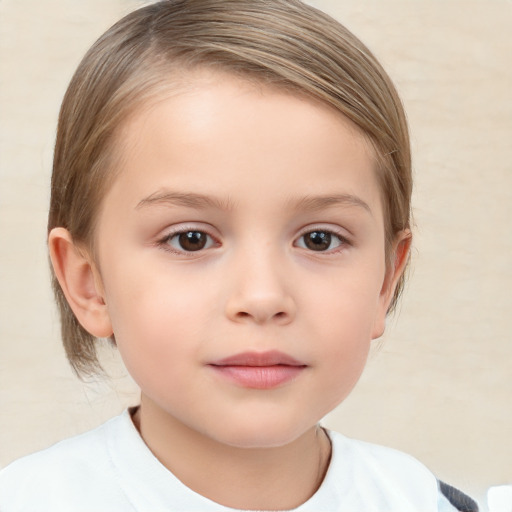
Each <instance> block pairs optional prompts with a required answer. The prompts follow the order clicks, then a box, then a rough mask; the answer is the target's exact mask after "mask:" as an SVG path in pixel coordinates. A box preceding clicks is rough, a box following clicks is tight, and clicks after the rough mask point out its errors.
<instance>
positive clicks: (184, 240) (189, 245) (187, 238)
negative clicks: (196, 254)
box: [178, 231, 208, 251]
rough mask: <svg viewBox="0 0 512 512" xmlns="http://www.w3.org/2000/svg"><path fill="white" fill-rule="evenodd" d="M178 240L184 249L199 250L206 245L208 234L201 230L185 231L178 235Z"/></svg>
mask: <svg viewBox="0 0 512 512" xmlns="http://www.w3.org/2000/svg"><path fill="white" fill-rule="evenodd" d="M178 241H179V244H180V247H181V248H182V249H183V250H185V251H200V250H201V249H204V247H205V246H206V242H207V241H208V235H207V234H206V233H203V232H201V231H186V232H185V233H180V234H179V235H178Z"/></svg>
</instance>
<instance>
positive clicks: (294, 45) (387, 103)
mask: <svg viewBox="0 0 512 512" xmlns="http://www.w3.org/2000/svg"><path fill="white" fill-rule="evenodd" d="M196 66H201V67H204V66H208V67H212V68H214V69H219V70H222V71H226V72H228V73H235V74H237V75H241V76H243V77H249V78H252V79H256V80H258V81H260V82H263V83H268V84H272V85H275V86H278V87H285V88H288V89H290V90H292V91H296V92H300V93H301V94H306V95H309V96H310V97H313V98H316V99H318V100H320V101H322V102H324V103H326V104H328V105H331V106H332V107H334V108H335V109H336V110H337V111H339V112H340V113H341V114H343V115H344V116H346V117H347V118H349V119H350V120H351V121H352V122H353V123H355V124H356V125H357V126H358V127H359V128H360V130H361V131H362V132H363V133H364V134H365V136H366V137H367V139H368V140H369V141H370V142H371V144H372V145H373V147H374V149H375V154H376V156H377V175H378V178H379V180H380V183H381V188H382V195H383V203H384V210H385V211H384V214H385V219H386V240H387V246H388V247H389V245H390V243H391V242H392V241H393V239H394V238H395V236H396V234H397V233H398V232H399V231H401V230H403V229H406V228H408V227H409V222H410V220H409V219H410V197H411V188H412V178H411V162H410V148H409V136H408V130H407V124H406V119H405V114H404V111H403V107H402V105H401V102H400V99H399V97H398V95H397V93H396V90H395V88H394V86H393V84H392V82H391V80H390V78H389V77H388V75H387V74H386V72H385V71H384V70H383V69H382V67H381V66H380V64H379V63H378V61H377V60H376V59H375V57H374V56H373V55H372V53H371V52H370V51H369V50H368V49H367V48H366V47H365V46H364V45H363V44H362V43H361V41H359V40H358V39H357V38H356V37H355V36H354V35H353V34H352V33H351V32H349V31H348V30H347V29H346V28H345V27H343V26H342V25H341V24H340V23H338V22H337V21H335V20H334V19H332V18H331V17H329V16H328V15H326V14H324V13H322V12H321V11H318V10H317V9H314V8H313V7H310V6H308V5H305V4H303V3H302V2H300V1H299V0H272V1H269V0H164V1H160V2H156V3H154V4H151V5H149V6H146V7H143V8H141V9H138V10H136V11H134V12H132V13H131V14H129V15H127V16H125V17H124V18H123V19H121V20H120V21H119V22H118V23H116V24H115V25H114V26H113V27H112V28H110V29H109V30H108V31H107V32H106V33H105V34H104V35H103V36H101V37H100V39H99V40H98V41H97V42H96V43H95V44H94V45H93V46H92V48H91V49H90V50H89V51H88V53H87V54H86V55H85V57H84V59H83V60H82V62H81V63H80V65H79V67H78V69H77V71H76V72H75V75H74V76H73V78H72V80H71V83H70V85H69V87H68V90H67V92H66V95H65V97H64V101H63V103H62V107H61V111H60V116H59V123H58V130H57V140H56V144H55V153H54V165H53V175H52V185H51V202H50V213H49V219H48V231H50V230H51V229H52V228H54V227H57V226H61V227H65V228H67V229H68V230H69V232H70V234H71V236H72V238H73V240H74V241H75V242H77V243H83V244H85V245H86V246H89V247H91V246H92V243H93V234H94V224H95V220H96V218H97V215H98V212H99V209H100V206H101V201H102V198H103V197H104V195H105V193H106V190H107V189H108V186H109V184H110V183H111V181H112V180H113V177H114V175H115V170H114V169H115V165H114V160H113V155H114V153H115V151H114V149H115V147H114V146H115V144H114V142H115V141H114V137H115V135H116V133H117V131H119V128H120V126H121V125H122V123H123V121H124V120H126V118H127V116H129V115H130V114H131V113H133V112H134V110H136V109H137V107H139V106H140V105H142V104H143V103H144V102H146V101H147V100H148V99H149V98H150V97H152V96H154V95H155V94H157V92H158V90H161V88H162V87H163V86H165V84H166V83H167V84H168V83H169V82H171V83H172V80H173V73H174V74H176V73H182V72H183V70H187V69H191V68H193V67H196ZM402 286H403V278H402V279H401V281H400V283H399V285H398V287H397V289H396V293H395V297H394V299H393V302H392V306H391V308H390V309H392V308H393V307H394V305H395V304H396V299H397V297H398V295H399V294H400V292H401V289H402ZM53 287H54V291H55V295H56V300H57V303H58V306H59V308H60V314H61V325H62V338H63V342H64V346H65V349H66V353H67V356H68V359H69V361H70V363H71V365H72V366H73V368H74V369H75V371H76V372H77V373H78V374H79V375H80V374H86V373H90V372H93V371H94V370H95V369H98V368H99V364H98V361H97V356H96V350H95V346H96V344H95V341H96V340H95V338H94V337H93V336H92V335H91V334H89V333H88V332H87V331H86V330H85V329H83V327H82V326H81V325H80V324H79V323H78V321H77V319H76V318H75V316H74V314H73V313H72V311H71V309H70V307H69V305H68V304H67V302H66V299H65V297H64V295H63V292H62V290H61V288H60V285H59V283H58V281H57V279H56V277H55V275H54V274H53Z"/></svg>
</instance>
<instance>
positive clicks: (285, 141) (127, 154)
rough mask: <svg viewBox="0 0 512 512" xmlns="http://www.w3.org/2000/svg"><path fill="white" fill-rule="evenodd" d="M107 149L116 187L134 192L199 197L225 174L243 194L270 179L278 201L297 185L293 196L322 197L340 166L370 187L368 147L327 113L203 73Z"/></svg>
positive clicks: (297, 99) (174, 86)
mask: <svg viewBox="0 0 512 512" xmlns="http://www.w3.org/2000/svg"><path fill="white" fill-rule="evenodd" d="M116 146H117V153H118V155H119V157H120V159H119V165H118V174H119V175H118V177H117V179H116V181H118V180H119V178H121V177H122V176H124V178H125V179H129V180H130V181H131V182H132V183H134V182H136V183H137V187H135V188H136V189H137V192H138V194H137V195H138V196H140V195H142V194H146V195H149V194H151V193H155V192H157V189H158V187H159V186H162V187H164V186H167V184H169V182H171V181H172V184H173V186H188V187H190V186H191V184H193V186H194V187H195V188H202V189H203V191H204V192H208V189H210V188H212V187H214V185H215V184H219V183H221V182H224V181H225V182H226V183H227V182H232V181H233V179H234V178H236V179H240V178H242V181H245V182H246V184H247V185H248V186H247V187H246V189H248V190H253V191H257V190H259V191H261V190H263V189H265V188H275V187H272V185H275V183H276V181H279V182H280V183H281V192H282V195H283V197H284V196H285V195H286V191H287V189H292V188H294V187H297V186H298V185H301V186H302V188H303V189H304V190H303V192H304V191H307V190H309V191H310V192H311V193H316V192H315V189H318V193H323V192H325V190H320V189H321V188H323V189H326V188H328V187H329V184H330V182H333V183H334V181H337V180H338V181H339V177H340V175H342V174H343V171H347V170H350V169H357V170H358V172H359V174H360V175H361V176H360V177H361V178H363V177H364V178H368V177H369V176H368V173H370V174H371V177H373V181H375V176H374V174H375V167H376V162H375V157H374V151H373V149H372V147H371V144H370V143H369V142H368V141H367V139H366V137H365V136H364V134H362V132H361V130H360V129H359V128H358V127H357V126H355V125H354V124H353V123H352V122H351V121H349V120H348V119H346V118H345V117H344V116H343V115H341V114H340V113H339V112H337V111H336V110H335V109H334V108H333V107H331V106H328V105H326V104H325V103H323V102H320V101H319V100H316V99H313V98H311V97H309V96H307V95H305V94H300V93H298V92H291V91H290V90H285V89H283V88H281V87H275V86H269V85H265V84H262V83H260V82H255V81H250V80H245V79H241V78H238V77H234V76H232V75H227V74H225V73H218V72H211V71H208V70H201V71H196V72H194V73H191V74H188V75H187V74H184V75H183V79H182V80H180V81H178V82H176V81H172V82H169V83H168V84H166V85H165V86H164V87H162V91H161V93H160V94H159V95H157V96H155V97H154V98H153V99H151V100H150V101H147V102H145V103H144V104H143V105H141V106H140V107H139V108H137V109H136V110H135V111H134V112H133V114H132V115H131V116H130V118H129V119H128V120H127V121H126V122H125V123H124V124H123V126H122V127H121V130H120V131H119V133H118V137H117V142H116ZM320 168H321V169H322V172H321V173H319V172H318V171H319V169H320ZM361 170H363V171H364V172H361ZM305 171H308V172H305ZM352 178H354V176H353V177H352ZM356 181H357V180H356ZM251 185H252V186H256V187H257V188H253V189H251ZM374 185H375V183H374ZM348 186H350V185H348ZM372 188H375V187H372ZM246 192H247V190H246ZM303 195H304V194H303ZM133 200H134V201H135V198H133Z"/></svg>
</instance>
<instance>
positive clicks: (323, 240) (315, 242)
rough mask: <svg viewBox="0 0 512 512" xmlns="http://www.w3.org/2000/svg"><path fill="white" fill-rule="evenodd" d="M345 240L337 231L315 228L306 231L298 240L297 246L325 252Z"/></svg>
mask: <svg viewBox="0 0 512 512" xmlns="http://www.w3.org/2000/svg"><path fill="white" fill-rule="evenodd" d="M344 242H345V241H344V240H343V239H342V238H341V237H340V236H338V235H336V234H335V233H332V232H331V231H325V230H314V231H309V232H308V233H304V234H303V235H302V236H301V237H300V238H299V239H298V241H297V247H301V248H302V249H309V250H311V251H317V252H325V251H329V250H331V249H336V248H337V247H339V246H340V245H343V243H344Z"/></svg>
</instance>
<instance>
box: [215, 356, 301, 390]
mask: <svg viewBox="0 0 512 512" xmlns="http://www.w3.org/2000/svg"><path fill="white" fill-rule="evenodd" d="M209 366H210V367H211V368H213V370H214V371H215V372H217V373H218V374H219V375H221V376H222V377H224V378H226V379H228V380H230V381H232V382H234V383H235V384H238V385H239V386H242V387H247V388H253V389H271V388H275V387H278V386H280V385H282V384H285V383H287V382H289V381H291V380H293V379H294V378H295V377H297V376H298V375H299V374H300V373H301V372H302V371H303V370H304V369H305V368H307V365H305V364H304V363H301V362H300V361H297V360H296V359H294V358H293V357H290V356H289V355H287V354H283V353H282V352H279V351H276V350H273V351H269V352H243V353H241V354H235V355H234V356H230V357H226V358H224V359H220V360H219V361H215V362H213V363H210V364H209Z"/></svg>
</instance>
